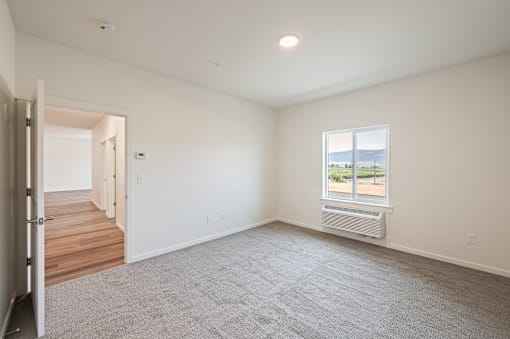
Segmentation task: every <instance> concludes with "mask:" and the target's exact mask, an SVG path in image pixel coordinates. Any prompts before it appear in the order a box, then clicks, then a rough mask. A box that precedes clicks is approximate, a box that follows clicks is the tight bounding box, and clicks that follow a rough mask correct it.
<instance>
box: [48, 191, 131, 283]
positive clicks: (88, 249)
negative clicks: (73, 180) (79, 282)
mask: <svg viewBox="0 0 510 339" xmlns="http://www.w3.org/2000/svg"><path fill="white" fill-rule="evenodd" d="M45 204H46V216H53V217H54V218H55V219H54V220H53V221H48V222H46V239H45V244H46V286H51V285H54V284H58V283H61V282H64V281H67V280H71V279H76V278H79V277H82V276H84V275H88V274H91V273H95V272H99V271H102V270H105V269H108V268H112V267H115V266H119V265H122V264H123V263H124V232H122V231H121V230H120V229H119V228H118V227H117V226H116V224H115V219H109V218H107V217H106V214H105V212H104V211H101V210H99V209H98V208H97V207H96V206H95V205H94V204H93V203H92V202H91V201H90V191H70V192H51V193H46V194H45Z"/></svg>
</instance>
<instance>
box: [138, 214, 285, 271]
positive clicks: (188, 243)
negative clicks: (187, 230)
mask: <svg viewBox="0 0 510 339" xmlns="http://www.w3.org/2000/svg"><path fill="white" fill-rule="evenodd" d="M275 221H277V219H276V218H270V219H266V220H262V221H259V222H256V223H254V224H250V225H246V226H241V227H237V228H234V229H231V230H228V231H225V232H221V233H217V234H213V235H208V236H205V237H202V238H198V239H195V240H190V241H186V242H183V243H180V244H177V245H173V246H170V247H165V248H161V249H159V250H156V251H151V252H147V253H143V254H139V255H135V256H133V258H132V259H133V260H132V261H131V262H136V261H140V260H144V259H149V258H153V257H157V256H160V255H163V254H167V253H170V252H174V251H177V250H180V249H183V248H187V247H191V246H195V245H198V244H203V243H205V242H208V241H211V240H215V239H219V238H223V237H226V236H229V235H232V234H235V233H239V232H243V231H247V230H249V229H252V228H255V227H259V226H264V225H267V224H270V223H273V222H275Z"/></svg>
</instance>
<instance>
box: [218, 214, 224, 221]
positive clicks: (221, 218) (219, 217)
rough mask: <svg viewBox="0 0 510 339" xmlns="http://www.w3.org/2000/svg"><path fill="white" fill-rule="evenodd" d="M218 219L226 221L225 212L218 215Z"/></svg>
mask: <svg viewBox="0 0 510 339" xmlns="http://www.w3.org/2000/svg"><path fill="white" fill-rule="evenodd" d="M218 220H219V221H220V222H223V221H225V214H223V213H221V214H220V215H218Z"/></svg>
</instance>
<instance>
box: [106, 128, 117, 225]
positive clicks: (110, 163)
mask: <svg viewBox="0 0 510 339" xmlns="http://www.w3.org/2000/svg"><path fill="white" fill-rule="evenodd" d="M106 145H107V146H106V147H107V150H106V154H107V156H106V157H107V166H106V167H107V169H108V174H107V183H108V186H107V191H108V194H107V195H108V199H107V200H108V206H107V208H106V216H107V217H108V218H115V216H116V214H117V213H116V209H117V201H116V200H117V199H116V196H117V192H116V191H117V190H116V188H117V168H116V167H117V164H116V158H117V152H116V150H117V146H116V138H115V137H113V138H111V139H109V140H107V142H106Z"/></svg>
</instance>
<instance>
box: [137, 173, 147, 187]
mask: <svg viewBox="0 0 510 339" xmlns="http://www.w3.org/2000/svg"><path fill="white" fill-rule="evenodd" d="M136 183H137V184H139V185H140V184H143V183H145V177H144V176H143V175H137V176H136Z"/></svg>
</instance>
